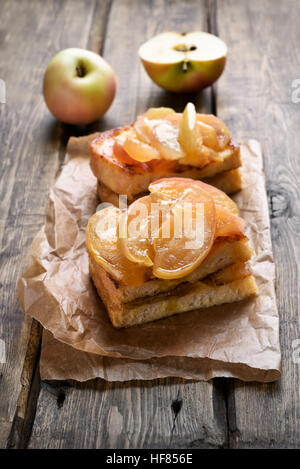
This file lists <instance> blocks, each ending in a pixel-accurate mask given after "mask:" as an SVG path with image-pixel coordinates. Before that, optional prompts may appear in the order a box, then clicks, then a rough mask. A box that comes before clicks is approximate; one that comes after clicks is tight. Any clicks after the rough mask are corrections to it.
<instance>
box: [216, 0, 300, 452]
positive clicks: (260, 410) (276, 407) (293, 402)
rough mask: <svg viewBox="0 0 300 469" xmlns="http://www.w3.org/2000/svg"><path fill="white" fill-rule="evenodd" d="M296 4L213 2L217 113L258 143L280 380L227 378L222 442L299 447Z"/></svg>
mask: <svg viewBox="0 0 300 469" xmlns="http://www.w3.org/2000/svg"><path fill="white" fill-rule="evenodd" d="M299 15H300V4H299V2H297V1H296V0H288V1H286V2H279V1H277V2H274V1H273V2H272V1H271V0H268V1H264V2H261V1H259V0H254V1H251V2H246V1H244V2H240V1H222V2H221V1H220V2H218V8H217V25H218V29H219V34H220V36H221V37H222V38H223V39H224V40H225V41H226V42H227V44H228V46H229V60H228V64H227V69H226V72H225V74H224V76H223V77H222V79H221V80H220V81H219V84H218V94H217V111H218V114H219V115H220V117H221V118H223V119H224V120H225V121H226V122H227V124H228V126H229V128H230V129H231V130H232V132H233V134H234V135H235V136H236V137H238V138H240V139H241V140H244V139H246V138H249V137H253V138H257V139H258V140H260V141H261V142H262V144H263V148H264V162H265V171H266V181H267V191H268V196H269V201H270V217H271V227H272V241H273V249H274V255H275V261H276V270H277V280H276V286H277V297H278V306H279V313H280V317H281V321H280V324H281V346H282V353H283V363H282V379H281V381H280V382H278V383H274V384H264V385H258V384H250V385H249V384H243V383H240V382H234V383H231V384H230V387H229V390H228V394H229V395H228V405H229V408H228V412H229V425H230V432H229V434H230V445H231V446H233V447H287V448H288V447H291V448H293V447H299V445H300V393H299V378H300V376H299V374H300V365H299V363H294V362H293V351H294V350H293V346H292V344H293V341H294V340H295V339H299V338H300V324H299V316H298V314H299V258H300V242H299V233H300V232H299V226H300V225H299V223H300V203H299V200H300V188H299V178H300V160H299V144H298V140H299V138H298V135H299V128H300V108H299V106H300V104H295V103H293V102H292V91H293V89H292V81H293V80H294V79H296V78H299V67H298V65H297V64H299V59H300V55H299V47H298V44H299V41H300V30H299V21H298V18H299Z"/></svg>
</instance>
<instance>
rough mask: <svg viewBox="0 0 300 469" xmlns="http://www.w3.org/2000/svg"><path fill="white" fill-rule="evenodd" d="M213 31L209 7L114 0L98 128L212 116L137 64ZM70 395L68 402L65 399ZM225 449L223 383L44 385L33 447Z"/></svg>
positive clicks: (203, 99)
mask: <svg viewBox="0 0 300 469" xmlns="http://www.w3.org/2000/svg"><path fill="white" fill-rule="evenodd" d="M206 26H207V9H206V3H205V2H204V1H203V2H199V1H186V2H183V1H172V2H171V1H163V0H157V1H144V2H140V1H137V0H135V1H129V0H117V1H114V2H113V4H112V6H111V9H110V13H109V21H108V24H107V26H106V36H105V41H104V46H103V55H104V57H105V58H106V59H107V60H108V61H109V63H110V64H111V65H112V67H113V68H114V70H115V71H116V73H117V76H118V79H119V80H118V92H117V96H116V99H115V102H114V104H113V106H112V107H111V109H110V110H109V112H108V113H107V115H106V116H105V118H104V119H103V120H102V122H101V123H100V125H99V128H100V129H101V130H102V129H106V128H112V127H117V126H120V125H124V124H128V123H129V122H132V121H133V120H134V119H135V117H136V115H137V114H138V113H140V112H143V111H145V110H146V109H147V108H148V107H150V106H172V107H174V108H175V109H177V110H179V111H182V109H183V107H184V105H185V103H186V102H187V101H188V100H191V98H192V99H193V100H194V101H195V103H196V104H197V107H198V109H202V110H206V111H209V110H210V106H211V91H206V92H205V93H203V94H199V95H193V96H192V97H191V96H187V95H180V96H174V95H172V94H170V93H166V92H164V91H162V90H160V89H159V88H158V87H156V86H155V85H154V84H153V83H152V82H151V81H150V79H149V77H148V76H147V75H146V73H145V72H144V70H143V68H142V66H141V64H140V62H139V60H138V57H137V50H138V47H139V45H140V44H141V43H142V42H144V41H145V40H146V39H147V38H149V37H151V36H153V35H154V34H156V33H158V32H161V31H165V30H173V29H175V30H179V31H183V30H186V31H188V30H190V29H206ZM94 33H95V34H97V31H96V29H95V30H94ZM58 389H60V387H58ZM64 393H65V399H61V396H62V395H64ZM53 396H54V397H53ZM57 398H59V403H60V404H59V406H57ZM226 444H227V428H226V411H225V405H224V399H223V395H222V391H221V386H219V385H218V382H215V383H214V384H212V383H204V382H195V383H188V382H186V381H184V380H180V379H174V380H171V379H166V380H157V381H155V382H153V383H148V382H135V383H124V384H120V383H119V384H111V383H107V382H105V381H102V380H98V381H94V382H90V383H87V384H78V383H77V384H76V383H73V384H72V386H71V387H67V388H66V389H64V390H63V391H62V392H61V391H60V390H59V391H55V390H54V388H53V385H51V384H48V385H47V386H42V390H41V393H40V396H39V400H38V406H37V414H36V419H35V422H34V426H33V431H32V435H31V439H30V443H29V447H30V448H45V447H46V448H58V447H59V448H71V447H85V448H115V447H117V448H135V447H136V448H140V447H152V448H153V447H157V448H158V447H161V448H163V447H165V448H178V447H186V448H188V447H222V446H225V445H226Z"/></svg>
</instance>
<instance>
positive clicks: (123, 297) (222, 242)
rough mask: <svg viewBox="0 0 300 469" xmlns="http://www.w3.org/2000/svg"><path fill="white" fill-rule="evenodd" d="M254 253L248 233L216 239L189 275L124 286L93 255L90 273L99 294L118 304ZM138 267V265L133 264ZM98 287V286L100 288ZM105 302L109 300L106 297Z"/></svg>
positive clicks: (169, 287) (200, 276) (194, 278)
mask: <svg viewBox="0 0 300 469" xmlns="http://www.w3.org/2000/svg"><path fill="white" fill-rule="evenodd" d="M252 254H253V252H252V249H251V247H250V245H249V242H248V239H247V237H246V236H239V237H236V238H219V239H218V240H216V241H215V243H214V245H213V247H212V249H211V251H210V253H209V254H208V256H207V257H206V258H205V259H204V261H203V262H202V263H201V264H200V265H199V267H197V269H195V270H194V271H193V272H191V273H190V274H189V275H186V276H185V277H181V278H179V279H174V280H166V279H159V278H151V277H150V275H151V270H150V269H149V278H148V280H145V282H144V283H143V284H141V285H138V286H130V285H122V283H120V282H118V281H117V280H116V279H114V278H113V277H112V276H111V275H110V274H109V273H107V272H106V271H105V270H104V269H103V267H102V266H101V265H99V264H98V263H97V262H96V261H95V259H94V258H93V257H92V256H91V255H90V261H89V263H90V273H91V276H92V278H93V281H94V283H95V284H96V286H97V284H99V286H100V287H99V295H100V296H101V297H103V295H104V294H105V295H106V297H107V301H108V303H110V302H112V301H117V302H118V303H129V302H130V301H134V300H136V299H138V298H143V297H145V296H154V295H157V294H159V293H163V292H167V291H170V290H172V289H174V288H175V287H176V286H177V285H179V284H180V283H187V282H188V283H194V282H196V281H198V280H201V279H203V278H204V277H207V276H208V275H211V274H212V273H214V272H217V271H219V270H220V269H223V268H225V267H227V266H228V265H231V264H234V263H237V262H246V261H247V260H249V259H250V258H251V256H252ZM132 268H133V269H134V265H132ZM97 288H98V287H97ZM104 303H105V300H104Z"/></svg>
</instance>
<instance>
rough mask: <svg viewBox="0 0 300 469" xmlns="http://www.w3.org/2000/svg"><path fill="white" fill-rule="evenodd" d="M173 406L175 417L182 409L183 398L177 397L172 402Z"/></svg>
mask: <svg viewBox="0 0 300 469" xmlns="http://www.w3.org/2000/svg"><path fill="white" fill-rule="evenodd" d="M171 407H172V410H173V412H174V414H175V418H176V417H177V415H178V414H179V412H180V411H181V407H182V400H181V399H175V401H173V402H172V404H171Z"/></svg>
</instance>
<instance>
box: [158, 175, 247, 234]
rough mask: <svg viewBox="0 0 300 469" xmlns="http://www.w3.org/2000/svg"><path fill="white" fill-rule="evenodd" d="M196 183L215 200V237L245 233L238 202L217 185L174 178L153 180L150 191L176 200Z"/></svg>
mask: <svg viewBox="0 0 300 469" xmlns="http://www.w3.org/2000/svg"><path fill="white" fill-rule="evenodd" d="M194 184H196V185H199V186H200V187H201V188H202V189H203V190H205V191H206V192H208V193H209V194H210V195H211V197H212V198H213V200H214V203H215V208H216V232H215V237H218V236H235V235H237V234H241V233H243V231H244V227H245V222H244V220H243V219H242V218H240V217H239V216H238V213H239V211H238V207H237V205H236V203H235V202H234V201H233V200H232V199H230V197H228V195H226V194H225V193H224V192H222V191H220V190H219V189H217V188H216V187H213V186H210V185H209V184H205V183H204V182H202V181H194V180H193V179H187V178H184V179H183V178H172V179H160V180H159V181H155V182H153V183H152V184H150V186H149V191H150V192H151V193H156V192H158V193H159V194H160V196H161V197H162V195H164V196H165V197H166V198H169V199H171V198H172V199H173V200H176V199H177V198H178V197H180V194H184V193H185V191H186V190H188V189H189V188H191V187H192V186H193V185H194ZM181 196H182V195H181Z"/></svg>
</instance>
